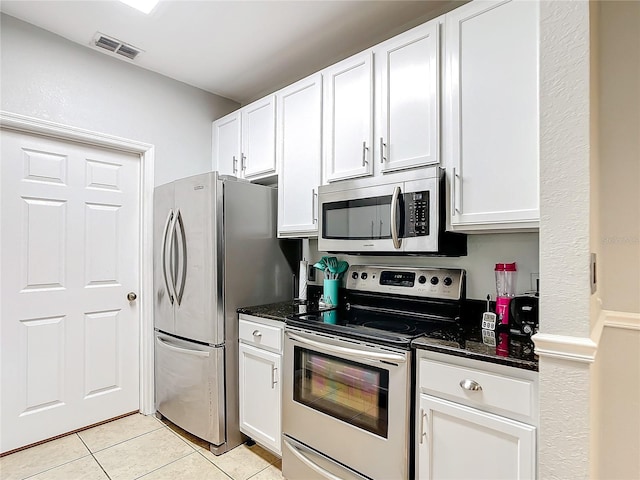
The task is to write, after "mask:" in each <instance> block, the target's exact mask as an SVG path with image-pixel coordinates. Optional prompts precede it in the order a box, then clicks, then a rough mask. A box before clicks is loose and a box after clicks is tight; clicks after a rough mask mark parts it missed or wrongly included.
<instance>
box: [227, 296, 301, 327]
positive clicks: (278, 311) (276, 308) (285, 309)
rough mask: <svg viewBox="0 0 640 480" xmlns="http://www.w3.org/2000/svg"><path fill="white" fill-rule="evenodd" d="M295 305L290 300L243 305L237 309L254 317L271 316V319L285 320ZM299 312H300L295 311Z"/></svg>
mask: <svg viewBox="0 0 640 480" xmlns="http://www.w3.org/2000/svg"><path fill="white" fill-rule="evenodd" d="M293 308H294V305H293V303H292V302H291V301H290V300H289V301H286V302H278V303H269V304H267V305H255V306H251V307H241V308H239V309H238V310H237V312H238V313H243V314H245V315H253V316H254V317H262V318H269V319H271V320H277V321H279V322H284V321H285V320H286V318H287V316H288V315H291V314H293V313H294V311H293ZM295 313H298V312H295Z"/></svg>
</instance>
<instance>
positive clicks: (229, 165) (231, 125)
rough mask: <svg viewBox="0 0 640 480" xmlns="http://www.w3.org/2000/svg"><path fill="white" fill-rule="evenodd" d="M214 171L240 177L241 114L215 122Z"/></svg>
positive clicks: (232, 114) (237, 113) (234, 114)
mask: <svg viewBox="0 0 640 480" xmlns="http://www.w3.org/2000/svg"><path fill="white" fill-rule="evenodd" d="M212 133H213V136H212V138H213V149H212V150H213V170H217V171H218V172H220V174H222V175H234V176H238V172H239V165H240V112H239V111H237V112H233V113H230V114H229V115H226V116H224V117H222V118H220V119H218V120H216V121H215V122H213V132H212Z"/></svg>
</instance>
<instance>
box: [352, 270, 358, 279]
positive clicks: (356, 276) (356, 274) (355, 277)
mask: <svg viewBox="0 0 640 480" xmlns="http://www.w3.org/2000/svg"><path fill="white" fill-rule="evenodd" d="M351 278H353V279H354V280H357V279H358V272H353V273H352V274H351Z"/></svg>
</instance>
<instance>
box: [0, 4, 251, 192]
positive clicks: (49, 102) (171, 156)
mask: <svg viewBox="0 0 640 480" xmlns="http://www.w3.org/2000/svg"><path fill="white" fill-rule="evenodd" d="M0 32H1V33H0V35H1V37H0V40H1V42H0V62H1V63H0V66H1V72H0V75H1V76H0V85H1V88H2V90H1V94H2V95H1V107H2V109H3V110H5V111H8V112H12V113H19V114H22V115H28V116H31V117H36V118H40V119H44V120H50V121H53V122H57V123H62V124H66V125H71V126H75V127H80V128H84V129H88V130H92V131H97V132H101V133H107V134H111V135H116V136H120V137H125V138H128V139H131V140H136V141H140V142H146V143H151V144H153V145H155V147H156V149H155V183H156V185H158V184H162V183H166V182H168V181H171V180H174V179H176V178H180V177H185V176H188V175H194V174H197V173H202V172H206V171H209V170H211V122H212V121H213V120H214V119H216V118H219V117H221V116H222V115H224V114H225V113H227V112H229V111H231V110H233V109H235V108H237V107H238V104H236V103H235V102H232V101H231V100H228V99H225V98H222V97H219V96H216V95H212V94H210V93H207V92H205V91H203V90H199V89H196V88H193V87H190V86H188V85H186V84H184V83H181V82H177V81H175V80H171V79H169V78H167V77H164V76H162V75H158V74H155V73H152V72H149V71H147V70H143V69H141V68H138V67H136V66H135V65H132V64H129V63H127V62H125V61H122V60H118V59H115V58H112V57H110V56H108V55H105V54H102V53H100V52H97V51H94V50H91V49H89V48H87V47H83V46H81V45H77V44H75V43H72V42H70V41H68V40H66V39H64V38H62V37H59V36H57V35H54V34H52V33H49V32H46V31H44V30H42V29H40V28H37V27H34V26H32V25H29V24H27V23H24V22H22V21H20V20H17V19H15V18H13V17H10V16H7V15H2V17H1V30H0Z"/></svg>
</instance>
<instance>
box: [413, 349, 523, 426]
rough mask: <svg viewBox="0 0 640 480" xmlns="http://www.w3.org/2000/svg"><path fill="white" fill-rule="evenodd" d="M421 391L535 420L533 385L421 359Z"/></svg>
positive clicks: (502, 376) (518, 379)
mask: <svg viewBox="0 0 640 480" xmlns="http://www.w3.org/2000/svg"><path fill="white" fill-rule="evenodd" d="M419 382H420V383H419V385H420V389H421V391H423V392H425V393H430V394H433V395H435V396H439V397H443V398H448V399H450V400H453V401H456V402H459V403H463V404H466V405H470V406H473V407H477V408H480V409H484V410H488V411H497V412H499V413H512V414H516V415H519V416H522V417H526V418H533V417H534V413H535V410H534V407H535V404H534V401H535V399H534V392H535V386H534V382H533V381H531V380H526V379H520V378H513V377H507V376H504V375H498V374H495V373H491V372H483V371H480V370H476V369H473V368H466V367H461V366H458V365H448V364H444V363H440V362H437V361H433V360H427V359H421V360H420V366H419Z"/></svg>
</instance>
